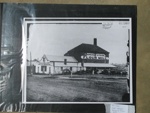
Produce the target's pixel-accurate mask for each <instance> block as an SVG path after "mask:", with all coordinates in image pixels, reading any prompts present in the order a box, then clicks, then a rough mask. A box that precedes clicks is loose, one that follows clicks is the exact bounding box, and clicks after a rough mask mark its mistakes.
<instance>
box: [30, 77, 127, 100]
mask: <svg viewBox="0 0 150 113" xmlns="http://www.w3.org/2000/svg"><path fill="white" fill-rule="evenodd" d="M27 78H28V79H27V101H28V102H121V101H122V95H123V94H124V93H126V92H127V89H126V88H127V86H126V85H127V82H126V78H125V77H118V76H104V75H73V76H70V75H58V76H57V75H54V76H43V77H42V76H39V75H38V76H36V75H34V76H30V77H27Z"/></svg>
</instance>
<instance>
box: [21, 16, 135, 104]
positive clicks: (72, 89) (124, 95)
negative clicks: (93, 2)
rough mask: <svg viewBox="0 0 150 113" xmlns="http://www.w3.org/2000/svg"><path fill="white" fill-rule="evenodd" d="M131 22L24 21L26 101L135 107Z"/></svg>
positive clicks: (92, 20)
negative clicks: (118, 104) (115, 104)
mask: <svg viewBox="0 0 150 113" xmlns="http://www.w3.org/2000/svg"><path fill="white" fill-rule="evenodd" d="M131 22H132V21H131V18H24V23H23V28H24V29H23V32H24V35H23V37H24V40H23V41H25V42H26V43H24V45H23V46H24V49H23V50H24V52H25V54H24V55H23V58H24V59H23V64H24V65H25V69H24V70H25V76H24V77H25V85H24V90H23V102H24V103H110V102H111V103H132V101H133V94H132V92H133V88H132V61H131V60H132V30H131V28H132V26H131V25H132V23H131Z"/></svg>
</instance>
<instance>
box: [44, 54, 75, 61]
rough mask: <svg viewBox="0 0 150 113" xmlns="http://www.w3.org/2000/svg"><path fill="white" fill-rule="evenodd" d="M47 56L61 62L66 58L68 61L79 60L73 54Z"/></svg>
mask: <svg viewBox="0 0 150 113" xmlns="http://www.w3.org/2000/svg"><path fill="white" fill-rule="evenodd" d="M45 56H46V58H47V59H48V60H49V61H58V62H61V61H64V59H67V62H77V60H76V59H75V58H74V57H71V56H54V55H45Z"/></svg>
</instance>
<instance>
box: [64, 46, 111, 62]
mask: <svg viewBox="0 0 150 113" xmlns="http://www.w3.org/2000/svg"><path fill="white" fill-rule="evenodd" d="M84 53H100V54H105V55H106V56H107V57H108V56H109V52H108V51H106V50H104V49H102V48H100V47H99V46H96V45H92V44H83V43H82V44H80V45H79V46H77V47H75V48H73V49H71V50H69V51H68V52H67V53H66V54H64V56H73V57H74V58H75V59H76V60H77V61H79V62H81V61H82V59H81V55H83V54H84Z"/></svg>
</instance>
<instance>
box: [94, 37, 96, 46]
mask: <svg viewBox="0 0 150 113" xmlns="http://www.w3.org/2000/svg"><path fill="white" fill-rule="evenodd" d="M94 45H95V46H97V38H94Z"/></svg>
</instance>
